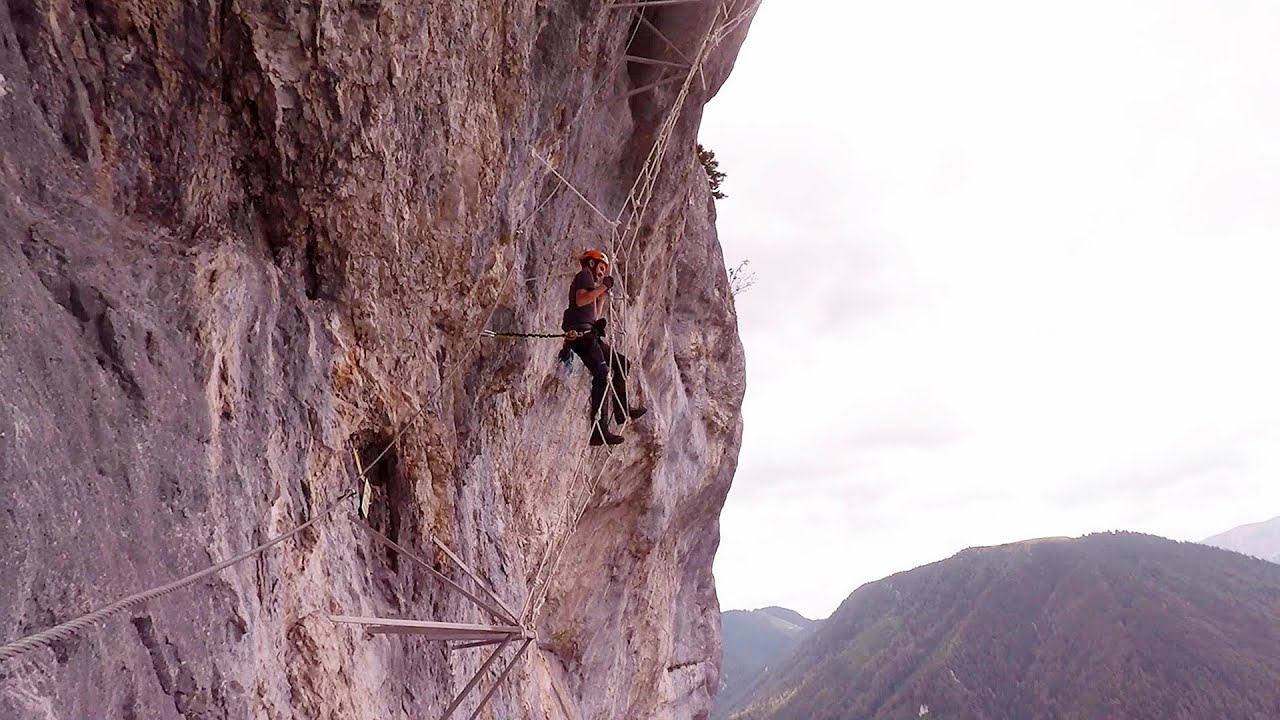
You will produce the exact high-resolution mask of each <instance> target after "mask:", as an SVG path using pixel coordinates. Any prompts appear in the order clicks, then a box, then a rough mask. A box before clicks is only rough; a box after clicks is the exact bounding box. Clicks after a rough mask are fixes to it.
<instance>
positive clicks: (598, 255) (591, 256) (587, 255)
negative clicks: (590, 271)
mask: <svg viewBox="0 0 1280 720" xmlns="http://www.w3.org/2000/svg"><path fill="white" fill-rule="evenodd" d="M588 260H595V261H596V262H602V263H604V264H605V265H608V264H609V256H608V255H605V254H604V253H602V252H600V251H599V250H588V251H586V252H584V253H582V257H580V258H578V262H580V263H585V262H586V261H588Z"/></svg>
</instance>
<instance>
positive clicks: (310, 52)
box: [0, 0, 754, 720]
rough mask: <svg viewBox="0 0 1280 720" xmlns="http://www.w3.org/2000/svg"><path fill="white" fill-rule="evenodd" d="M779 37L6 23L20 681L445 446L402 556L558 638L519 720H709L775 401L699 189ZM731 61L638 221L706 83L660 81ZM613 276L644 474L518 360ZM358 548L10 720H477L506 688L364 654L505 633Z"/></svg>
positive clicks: (435, 663) (443, 655) (300, 569)
mask: <svg viewBox="0 0 1280 720" xmlns="http://www.w3.org/2000/svg"><path fill="white" fill-rule="evenodd" d="M753 7H754V6H753V5H752V4H751V3H747V2H737V3H727V4H725V5H722V4H720V3H712V2H693V3H685V4H675V5H669V6H661V7H657V8H649V9H647V10H644V11H643V12H644V13H645V14H646V19H647V20H648V21H649V22H651V23H652V26H653V27H650V26H649V25H647V24H644V23H639V22H637V18H638V12H639V11H637V10H634V9H612V10H611V9H607V8H606V7H605V4H604V3H603V2H594V1H593V2H588V1H587V0H541V1H534V0H528V1H527V2H526V1H520V2H510V1H507V2H497V1H496V0H494V1H491V0H477V2H470V3H442V2H428V3H390V2H382V1H381V0H354V1H351V2H325V1H323V0H322V1H320V2H303V1H302V0H273V1H272V2H266V1H264V0H221V1H219V2H198V1H197V0H128V1H123V2H100V1H99V0H0V189H2V192H0V298H2V299H3V300H4V302H3V303H2V304H0V506H2V507H3V508H4V510H3V512H0V547H3V552H0V641H4V642H8V641H9V640H12V639H15V638H19V637H23V636H25V635H28V634H30V633H32V632H35V631H38V630H41V629H43V628H46V627H48V626H50V625H53V624H55V623H57V622H59V621H62V620H65V619H68V618H70V617H74V616H77V615H79V614H81V613H83V612H85V611H87V610H90V609H92V608H94V607H97V606H99V605H102V604H105V603H106V602H109V601H111V600H114V599H116V598H119V597H122V596H125V595H128V594H129V593H131V592H134V591H136V590H139V589H143V588H148V587H152V586H156V585H160V584H163V583H165V582H167V581H168V580H170V579H172V578H175V577H179V576H181V575H184V574H187V573H189V572H192V571H194V570H197V569H200V568H202V567H204V566H206V565H208V564H210V563H211V562H213V561H214V560H217V559H221V558H225V557H229V556H231V555H234V554H236V553H238V552H240V551H243V550H245V549H248V548H250V547H252V546H253V545H256V544H258V543H260V542H262V541H263V540H265V539H266V538H268V537H269V536H272V535H275V534H277V533H279V532H282V531H286V530H288V529H290V528H292V527H294V526H296V525H297V524H298V523H300V522H302V521H304V520H306V519H309V518H311V517H313V515H314V513H316V512H318V511H319V510H320V509H322V508H324V507H326V506H327V505H328V504H329V503H331V502H333V501H334V500H336V499H338V498H341V497H342V496H343V495H344V494H345V493H348V492H350V491H352V490H354V489H355V488H356V485H357V483H356V481H355V470H354V461H353V449H354V451H355V454H358V455H360V456H361V457H362V462H369V461H371V460H372V459H373V458H374V456H376V455H377V454H379V453H380V452H381V450H382V449H383V448H384V447H386V446H387V444H388V442H389V440H390V439H391V438H392V437H393V436H394V435H395V433H396V432H397V430H398V429H400V428H404V427H406V425H405V424H406V423H407V422H409V421H410V420H412V424H410V425H408V426H407V430H405V432H404V434H403V435H402V436H401V437H400V441H399V442H398V443H397V444H396V445H395V446H394V449H393V450H392V451H391V452H389V453H388V455H387V456H386V457H385V458H383V460H382V461H381V462H380V463H378V464H377V465H376V466H375V468H374V470H373V471H372V472H371V475H372V479H373V480H374V481H375V483H376V484H377V487H376V488H375V493H374V506H373V509H372V512H371V521H372V522H373V523H374V524H375V525H376V526H377V527H379V528H380V529H381V530H383V531H384V532H386V533H387V534H388V535H390V536H391V537H393V538H394V539H396V540H397V541H399V542H401V543H403V544H404V545H406V546H408V547H409V548H411V549H413V550H414V551H415V552H417V553H418V554H420V555H422V556H425V557H426V558H427V559H428V561H430V562H432V563H434V564H435V565H437V566H438V567H440V568H449V569H447V570H446V572H448V573H450V574H453V575H455V576H457V572H456V570H455V569H452V566H451V565H449V564H448V563H447V562H445V561H444V560H443V558H442V557H441V556H440V555H438V554H437V553H436V551H435V550H434V549H433V548H432V546H431V545H430V542H429V538H430V537H431V536H432V535H436V536H438V537H440V538H441V539H442V540H444V541H445V542H447V543H448V544H449V545H450V546H451V547H452V548H453V549H454V550H455V551H457V552H458V553H459V554H460V555H461V556H462V557H463V559H464V560H466V561H467V562H468V563H469V564H471V565H472V566H473V567H475V568H476V569H477V570H478V571H479V572H480V573H481V574H483V575H484V576H485V577H486V578H488V579H489V581H491V582H492V583H493V584H494V586H495V587H496V589H497V591H498V593H499V594H500V595H501V596H503V597H504V598H506V599H507V601H508V603H509V604H511V605H514V606H515V607H516V608H517V609H521V608H522V607H526V606H527V611H528V612H527V613H526V616H527V619H528V621H529V623H530V626H531V627H532V628H534V629H535V630H536V632H537V635H538V641H537V643H536V644H535V645H534V646H533V648H532V652H530V653H529V655H528V656H527V657H526V659H524V660H522V661H521V662H519V663H518V664H517V665H516V666H515V670H514V671H513V674H512V676H511V677H510V679H509V680H508V681H507V682H506V683H505V684H503V685H502V687H501V689H499V691H498V692H497V695H496V696H495V698H494V701H493V702H492V703H491V704H490V705H489V709H488V710H487V711H486V716H489V717H493V718H562V717H565V718H705V717H706V716H707V713H708V712H709V709H710V691H711V689H712V688H715V687H716V683H717V664H718V655H719V614H718V607H717V601H716V596H715V587H714V583H713V580H712V575H711V561H712V556H713V554H714V552H715V548H716V544H717V542H718V531H717V517H718V513H719V509H720V506H721V504H722V502H723V500H724V497H725V494H726V492H727V491H728V486H729V483H730V479H731V477H732V475H733V471H734V466H735V461H736V457H737V449H738V444H739V438H740V429H741V421H740V415H739V407H740V402H741V398H742V393H743V389H744V388H743V358H742V351H741V345H740V343H739V341H738V337H737V330H736V319H735V315H734V310H733V301H732V297H731V295H730V292H729V287H728V283H727V278H726V276H725V270H724V264H723V260H722V257H721V252H720V249H719V245H718V242H717V240H716V236H715V229H714V207H713V205H712V201H711V198H710V196H709V193H708V189H707V183H706V178H705V174H704V170H703V168H702V167H701V166H700V165H699V164H698V163H697V161H696V159H695V156H694V152H693V150H694V144H695V138H696V131H697V127H698V123H699V120H700V116H701V107H702V104H703V103H705V102H706V101H707V100H709V99H710V98H711V97H712V95H713V94H714V93H715V91H716V89H717V88H718V87H719V86H720V84H721V83H722V82H723V81H724V79H725V77H726V76H727V74H728V72H729V71H730V69H731V67H732V63H733V59H734V57H735V54H736V50H737V47H738V45H739V43H740V42H741V40H742V38H743V36H744V34H745V32H746V28H747V25H748V23H749V20H750V17H751V13H752V12H753ZM726 11H727V13H728V16H729V17H726V15H725V14H724V13H725V12H726ZM726 22H730V23H732V24H730V25H726V24H725V23H726ZM713 24H714V25H713ZM713 26H714V27H717V28H720V31H719V32H718V33H717V34H716V36H715V39H716V40H717V43H716V44H715V46H714V48H713V49H711V50H710V52H709V54H708V55H707V56H706V62H705V64H704V65H703V70H702V72H700V73H698V75H697V76H696V77H695V79H694V81H693V82H692V84H691V85H690V86H689V93H688V96H687V100H686V101H685V102H684V103H683V108H682V111H681V113H680V114H679V115H678V122H676V123H675V124H674V126H673V127H672V129H671V132H670V133H669V143H667V144H666V147H667V150H666V154H665V156H664V158H663V161H662V163H661V165H660V166H659V167H660V170H661V175H660V177H659V179H658V181H657V182H656V184H654V185H653V186H652V191H651V193H641V194H640V199H647V200H648V202H647V203H646V204H644V205H643V208H642V207H641V206H640V204H638V203H636V202H630V203H629V202H628V199H629V197H635V195H633V193H632V191H633V188H635V187H636V179H637V177H638V176H639V174H640V172H641V170H642V168H643V167H644V162H645V160H646V158H648V157H649V156H650V151H651V148H652V147H653V146H654V143H655V140H657V139H660V138H661V137H663V136H664V133H663V132H662V128H663V127H664V125H663V123H664V120H665V118H666V117H667V114H668V111H669V110H670V109H671V108H672V107H673V104H674V103H675V101H676V100H677V98H678V96H679V95H680V91H681V88H682V84H681V83H680V82H676V81H672V82H667V83H666V84H663V85H660V86H658V87H656V88H654V89H652V90H647V91H644V92H640V93H637V94H634V95H628V93H629V92H631V91H633V90H636V89H640V88H644V87H646V86H649V85H651V84H653V83H655V82H657V81H659V80H660V79H661V78H662V77H664V74H667V73H671V74H675V73H677V72H679V71H678V70H677V69H675V68H671V67H668V66H663V65H646V64H639V63H628V62H627V61H626V60H625V59H624V55H626V54H627V53H630V54H632V55H638V56H645V57H651V58H657V59H659V60H663V61H668V62H674V63H681V62H684V60H682V59H681V54H684V55H688V56H690V57H693V56H695V55H696V53H697V52H698V49H699V48H700V47H702V45H701V43H702V41H703V39H704V37H706V35H707V31H708V28H712V27H713ZM654 27H656V28H657V29H658V30H657V31H655V30H654V29H653V28H654ZM662 36H665V38H666V39H667V40H669V41H670V43H672V44H674V45H675V46H678V47H679V48H680V51H679V53H677V51H676V50H673V49H672V48H671V47H669V45H668V43H667V40H664V39H663V37H662ZM535 152H536V153H537V154H538V155H539V156H541V157H544V158H547V159H548V160H549V162H550V163H551V164H552V165H554V166H555V167H556V168H557V170H559V171H560V172H561V173H562V174H563V175H564V176H565V177H566V178H568V179H570V180H571V181H572V183H573V185H574V187H575V188H577V189H578V190H579V191H581V192H582V194H583V195H585V197H586V200H589V201H590V202H591V203H592V204H593V205H595V207H596V208H597V209H598V211H599V213H597V210H593V209H592V208H591V207H589V206H588V205H587V203H586V202H585V201H584V199H581V198H579V197H578V196H577V195H576V194H575V193H574V192H573V191H572V190H570V189H569V188H567V187H566V186H565V185H564V184H563V183H562V182H561V181H559V180H557V179H556V177H555V176H553V175H551V174H550V173H549V171H548V169H547V167H546V166H545V165H544V164H543V163H542V162H541V161H539V160H538V159H537V158H536V157H535V155H534V153H535ZM645 188H646V184H644V183H641V184H640V189H641V190H644V189H645ZM641 210H643V212H641ZM619 213H621V215H619ZM601 215H604V216H605V217H606V218H608V219H613V218H620V220H621V222H620V223H619V225H618V226H617V229H616V230H615V229H614V227H613V226H611V225H609V224H608V223H606V222H605V220H604V219H602V217H601ZM593 245H598V246H605V247H606V248H608V249H610V250H612V251H614V252H615V253H617V254H618V255H619V258H618V262H617V263H615V273H616V274H617V275H618V276H619V279H620V281H621V284H622V285H624V286H625V290H624V291H622V292H619V293H617V295H618V296H619V297H618V298H617V299H615V300H614V301H613V306H612V310H611V318H612V321H613V326H614V327H615V328H618V329H620V330H621V332H618V331H617V330H615V331H614V334H613V336H612V338H611V339H612V342H613V343H614V345H615V346H617V347H618V348H619V349H621V350H622V351H624V352H626V353H627V354H628V355H630V356H631V358H632V360H633V362H634V364H635V365H636V366H637V367H638V368H639V373H638V374H639V377H638V378H633V385H638V386H639V392H640V395H641V397H642V399H643V401H644V402H645V403H646V404H647V405H648V406H649V408H650V413H649V415H648V416H647V417H646V418H644V419H643V420H642V421H641V422H640V423H638V424H637V425H633V426H629V427H628V428H627V429H626V431H625V434H626V435H627V436H628V442H627V443H626V444H625V445H622V446H620V447H619V448H617V449H615V450H613V451H612V452H611V453H610V452H608V451H606V450H603V449H590V450H588V449H587V448H586V437H587V421H586V414H585V405H586V397H587V388H588V384H589V378H588V377H587V376H586V373H585V371H584V370H583V369H582V367H581V365H580V364H576V363H575V367H574V368H573V369H572V370H568V371H566V370H565V369H563V368H562V367H561V366H560V365H559V364H558V362H557V360H556V358H555V355H556V351H557V350H558V349H559V343H558V341H556V340H507V339H488V338H481V337H479V335H478V333H479V331H480V330H482V329H483V328H486V327H490V328H493V329H497V330H513V329H524V330H537V331H546V330H554V329H555V328H556V327H558V324H559V314H560V310H561V308H562V307H563V304H564V302H565V297H566V294H567V293H566V287H567V283H568V280H569V278H570V277H571V275H572V272H573V270H574V264H573V263H572V258H573V257H574V255H575V254H576V253H577V252H580V251H581V250H582V249H583V248H585V247H588V246H593ZM582 508H585V510H582V512H581V518H580V520H579V519H578V515H579V510H580V509H582ZM353 510H354V503H353V502H346V503H344V504H343V505H342V506H341V507H340V508H339V510H338V511H336V512H335V513H334V514H333V516H332V517H330V518H329V519H327V520H323V521H321V523H320V524H318V525H317V526H316V527H315V528H314V529H312V530H308V531H306V532H305V533H303V534H302V535H300V536H299V537H298V538H297V539H296V540H291V541H288V542H287V543H285V544H284V545H282V546H280V547H279V548H277V549H274V550H271V551H268V552H267V553H266V554H264V555H262V556H261V557H259V558H257V559H255V560H252V561H249V562H247V563H243V564H240V565H237V566H235V567H233V568H232V569H230V570H228V571H226V572H224V573H222V574H220V575H217V576H216V577H214V578H212V579H210V580H207V581H203V582H201V583H199V584H197V585H195V586H194V587H192V588H188V589H186V590H183V591H180V592H179V593H176V594H174V595H171V596H169V597H167V598H165V599H161V600H157V601H154V602H152V603H150V604H148V605H146V606H144V607H141V608H138V609H136V610H134V611H132V612H130V613H127V614H125V615H122V616H119V617H117V618H116V619H114V620H112V621H109V622H107V623H105V624H103V625H102V626H100V627H98V628H95V629H93V630H90V631H88V632H86V633H84V634H81V635H79V636H78V637H76V638H74V639H72V640H69V641H65V642H60V643H56V644H54V646H53V647H51V648H48V649H41V650H38V651H35V652H33V653H31V654H30V655H28V656H26V657H24V659H22V660H21V661H17V662H10V663H7V664H3V665H0V717H4V718H19V719H26V718H32V719H34V718H41V719H51V718H58V719H61V718H76V719H79V718H88V717H93V718H148V719H151V718H180V717H181V718H186V719H187V720H194V719H196V718H271V719H276V718H344V719H349V718H369V719H373V718H378V719H386V718H408V717H414V718H417V717H433V716H437V715H438V714H439V713H440V712H441V711H442V710H443V708H444V706H445V704H446V703H447V702H448V700H449V698H450V696H451V695H452V694H453V693H454V692H455V691H457V690H459V689H461V687H462V685H463V684H464V683H465V682H466V680H467V679H468V678H469V677H470V675H471V673H472V672H474V671H475V670H476V669H477V668H478V667H479V666H480V663H481V662H482V660H483V657H484V652H483V650H463V651H458V652H454V653H449V652H447V651H446V650H445V649H444V648H443V647H442V646H441V644H439V643H428V642H425V641H423V640H421V639H419V638H414V637H409V636H394V635H392V636H375V637H369V636H365V635H363V634H362V633H361V632H360V631H358V630H352V629H351V628H348V627H338V626H335V625H333V624H332V623H331V622H330V621H329V620H328V618H327V615H328V614H334V613H341V614H362V615H382V616H391V617H406V618H418V619H432V620H452V621H458V622H485V621H487V618H486V617H485V616H483V615H481V614H480V613H479V612H478V611H477V610H476V609H475V608H474V607H473V606H471V605H470V604H469V603H468V602H467V601H465V600H464V599H462V598H460V597H459V596H457V595H456V594H453V593H450V592H448V591H446V590H445V589H444V588H443V586H442V585H441V584H439V583H438V582H437V581H435V580H432V579H431V578H429V577H427V576H426V575H425V574H424V573H423V572H421V571H420V570H419V569H418V568H415V567H414V566H413V565H412V564H411V563H408V562H405V561H404V560H403V559H401V558H397V557H396V556H393V555H389V554H388V553H387V552H386V551H384V550H381V549H379V548H377V547H376V546H374V545H372V544H371V543H370V540H369V538H368V537H367V536H366V535H364V534H363V533H362V532H361V531H360V530H358V529H356V527H355V526H354V525H353V524H352V523H350V522H348V520H347V516H348V514H349V513H351V512H352V511H353ZM459 577H460V576H459ZM509 655H510V651H508V656H509ZM495 675H496V669H494V670H491V671H489V672H488V673H487V674H486V678H487V679H488V680H489V681H492V679H493V678H494V676H495ZM477 699H478V698H477V697H476V695H474V694H473V696H472V697H471V699H470V700H468V701H467V703H466V704H464V705H463V707H462V712H464V713H466V715H462V716H463V717H465V716H467V715H470V713H471V711H472V709H473V708H474V707H475V704H476V701H477Z"/></svg>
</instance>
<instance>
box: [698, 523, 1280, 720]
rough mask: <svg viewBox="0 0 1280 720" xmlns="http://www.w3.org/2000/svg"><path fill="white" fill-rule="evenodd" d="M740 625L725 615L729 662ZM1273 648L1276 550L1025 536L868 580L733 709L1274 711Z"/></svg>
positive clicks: (802, 713) (1060, 713)
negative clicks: (1258, 552)
mask: <svg viewBox="0 0 1280 720" xmlns="http://www.w3.org/2000/svg"><path fill="white" fill-rule="evenodd" d="M730 638H731V631H730V624H729V622H728V618H727V617H726V622H725V647H726V659H725V662H726V668H728V669H731V668H730V666H729V664H728V663H729V660H730V656H729V652H728V651H729V645H730ZM1277 648H1280V565H1276V564H1272V563H1268V562H1265V561H1262V560H1258V559H1254V558H1250V557H1245V556H1244V555H1239V554H1236V553H1232V552H1226V551H1223V550H1220V549H1217V548H1212V547H1207V546H1205V545H1199V544H1195V543H1179V542H1174V541H1171V540H1166V539H1163V538H1158V537H1152V536H1148V535H1139V534H1133V533H1111V534H1098V535H1090V536H1088V537H1084V538H1080V539H1074V540H1070V539H1055V540H1042V541H1030V542H1024V543H1015V544H1012V545H1003V546H999V547H990V548H975V549H969V550H965V551H964V552H961V553H959V554H958V555H956V556H954V557H952V558H950V559H948V560H944V561H942V562H938V563H934V564H932V565H927V566H924V567H921V568H917V569H915V570H912V571H910V572H905V573H899V574H897V575H894V576H892V577H889V578H886V579H884V580H881V581H879V582H875V583H870V584H868V585H864V586H863V587H861V588H859V589H858V590H857V591H856V592H854V593H853V594H852V595H850V596H849V598H848V599H846V600H845V602H844V603H843V604H842V605H841V606H840V609H839V610H837V611H836V613H835V614H834V615H832V617H831V618H830V619H828V620H826V621H824V622H823V623H822V624H821V626H819V627H818V628H817V629H815V630H814V631H813V632H812V633H811V634H810V635H809V636H808V637H807V638H805V639H804V640H803V641H802V642H801V643H800V644H799V646H798V647H797V648H796V649H795V651H794V653H793V654H792V655H791V656H790V657H789V658H788V659H787V661H786V662H785V663H783V664H781V665H778V666H777V667H776V668H775V670H774V671H773V672H770V673H767V674H765V675H762V676H761V677H760V678H759V681H758V682H757V683H755V684H754V685H753V687H751V688H749V689H747V690H745V691H740V693H739V695H738V696H737V697H736V699H734V700H733V701H732V702H733V706H732V707H731V708H730V709H729V711H728V712H727V714H726V715H722V717H732V718H735V719H736V720H814V719H815V718H839V719H841V720H843V719H845V718H857V719H858V720H904V719H905V718H918V717H922V716H927V717H929V718H946V719H947V720H952V719H957V720H959V719H967V718H1055V717H1056V718H1143V719H1145V718H1151V719H1156V718H1159V720H1179V719H1185V720H1204V719H1206V718H1277V717H1280V651H1278V650H1277ZM730 679H732V678H730Z"/></svg>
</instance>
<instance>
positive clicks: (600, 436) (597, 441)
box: [591, 425, 623, 445]
mask: <svg viewBox="0 0 1280 720" xmlns="http://www.w3.org/2000/svg"><path fill="white" fill-rule="evenodd" d="M622 440H623V438H622V436H621V435H614V434H613V433H611V432H609V431H608V430H601V429H600V426H599V425H597V426H595V428H594V429H593V430H592V431H591V444H592V445H604V444H605V443H608V444H610V445H617V444H618V443H620V442H622Z"/></svg>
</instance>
